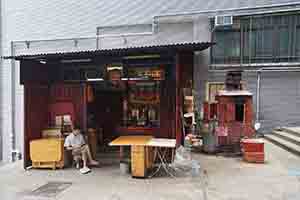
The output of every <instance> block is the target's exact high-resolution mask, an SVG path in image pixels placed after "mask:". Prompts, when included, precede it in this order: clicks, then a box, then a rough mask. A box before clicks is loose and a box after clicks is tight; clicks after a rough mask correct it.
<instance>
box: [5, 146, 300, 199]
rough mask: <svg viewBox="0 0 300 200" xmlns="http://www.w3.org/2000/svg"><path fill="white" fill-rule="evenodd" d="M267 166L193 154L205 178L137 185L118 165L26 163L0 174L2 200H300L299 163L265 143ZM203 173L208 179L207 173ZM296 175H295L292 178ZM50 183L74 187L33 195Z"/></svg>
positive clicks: (139, 182) (157, 180)
mask: <svg viewBox="0 0 300 200" xmlns="http://www.w3.org/2000/svg"><path fill="white" fill-rule="evenodd" d="M266 157H267V158H266V160H267V162H266V164H249V163H245V162H243V161H242V160H241V159H240V158H225V157H217V156H212V155H205V154H193V158H194V159H196V160H198V161H199V162H200V164H201V170H202V174H201V177H197V178H191V177H190V176H185V177H178V178H175V179H172V178H168V177H159V178H153V179H133V178H131V177H130V176H129V175H128V176H124V175H120V172H119V166H118V164H117V162H115V163H109V162H107V163H106V162H105V160H103V161H102V163H104V164H103V166H102V167H101V168H98V169H93V171H92V173H90V174H87V175H81V174H80V173H79V172H78V171H77V170H75V169H65V170H56V171H53V170H29V171H24V170H23V169H22V163H20V162H18V163H14V164H10V165H5V166H3V167H2V168H0V195H1V198H0V199H1V200H11V199H13V200H43V199H47V200H50V199H51V200H52V199H57V200H77V199H78V200H82V199H84V200H94V199H95V200H96V199H97V200H99V199H100V200H102V199H103V200H127V199H128V200H129V199H130V200H135V199H136V200H143V199H145V200H148V199H149V200H153V199H160V200H167V199H170V200H171V199H172V200H177V199H178V200H181V199H185V200H186V199H187V200H189V199H190V200H192V199H197V200H248V199H249V200H250V199H251V200H253V199H259V200H264V199H265V200H296V199H297V200H299V199H300V177H297V176H296V175H295V173H294V172H295V171H297V170H298V171H300V158H299V157H297V156H295V155H293V154H291V153H289V152H286V151H284V150H282V149H280V148H279V147H277V146H274V145H273V144H270V143H266ZM204 171H205V173H204ZM290 172H293V173H290ZM51 181H58V182H59V181H62V182H71V183H72V185H71V186H70V187H69V188H67V189H66V190H65V191H63V192H61V193H60V194H58V195H57V196H56V197H55V198H44V197H36V196H31V195H30V192H31V191H33V190H35V189H36V188H38V187H39V186H42V185H44V184H46V183H47V182H51Z"/></svg>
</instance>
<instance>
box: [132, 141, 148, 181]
mask: <svg viewBox="0 0 300 200" xmlns="http://www.w3.org/2000/svg"><path fill="white" fill-rule="evenodd" d="M152 165H153V150H152V148H151V147H145V146H131V174H132V177H135V178H145V177H146V176H147V171H148V169H151V168H152Z"/></svg>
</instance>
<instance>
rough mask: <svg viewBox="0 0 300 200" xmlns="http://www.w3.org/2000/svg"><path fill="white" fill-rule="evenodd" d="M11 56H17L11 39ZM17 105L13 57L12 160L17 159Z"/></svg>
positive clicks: (12, 61) (13, 61)
mask: <svg viewBox="0 0 300 200" xmlns="http://www.w3.org/2000/svg"><path fill="white" fill-rule="evenodd" d="M10 45H11V56H15V47H14V42H13V41H11V44H10ZM15 107H16V64H15V60H14V59H11V133H10V142H11V162H14V161H15V149H16V129H15V116H16V112H15Z"/></svg>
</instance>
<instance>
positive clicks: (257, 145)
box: [241, 139, 264, 153]
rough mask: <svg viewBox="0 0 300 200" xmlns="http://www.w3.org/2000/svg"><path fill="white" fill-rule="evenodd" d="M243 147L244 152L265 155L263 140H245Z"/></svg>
mask: <svg viewBox="0 0 300 200" xmlns="http://www.w3.org/2000/svg"><path fill="white" fill-rule="evenodd" d="M241 146H242V149H243V152H256V153H264V142H263V141H262V140H261V139H243V140H242V141H241Z"/></svg>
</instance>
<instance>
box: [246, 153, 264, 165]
mask: <svg viewBox="0 0 300 200" xmlns="http://www.w3.org/2000/svg"><path fill="white" fill-rule="evenodd" d="M243 158H244V160H245V161H246V162H251V163H264V162H265V154H264V153H256V152H244V154H243Z"/></svg>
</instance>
